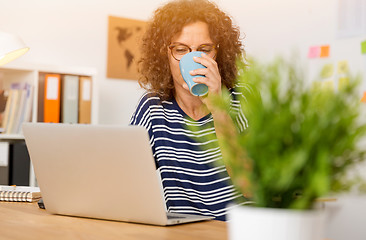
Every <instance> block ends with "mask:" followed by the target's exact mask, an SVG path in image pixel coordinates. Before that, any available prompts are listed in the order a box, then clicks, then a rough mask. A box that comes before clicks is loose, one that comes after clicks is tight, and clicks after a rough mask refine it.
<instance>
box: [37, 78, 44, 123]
mask: <svg viewBox="0 0 366 240" xmlns="http://www.w3.org/2000/svg"><path fill="white" fill-rule="evenodd" d="M44 82H45V73H40V74H39V76H38V110H37V122H43V119H44Z"/></svg>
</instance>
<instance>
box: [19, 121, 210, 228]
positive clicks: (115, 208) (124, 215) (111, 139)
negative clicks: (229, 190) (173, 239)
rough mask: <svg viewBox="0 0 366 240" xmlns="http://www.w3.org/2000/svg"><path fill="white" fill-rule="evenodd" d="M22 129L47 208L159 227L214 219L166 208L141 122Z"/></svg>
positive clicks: (32, 125)
mask: <svg viewBox="0 0 366 240" xmlns="http://www.w3.org/2000/svg"><path fill="white" fill-rule="evenodd" d="M23 133H24V137H25V141H26V144H27V147H28V151H29V154H30V157H31V160H32V163H33V167H34V170H35V174H36V177H37V181H38V184H39V187H40V189H41V193H42V197H43V201H44V204H45V207H46V209H47V211H49V212H51V213H54V214H61V215H69V216H80V217H89V218H98V219H108V220H117V221H126V222H136V223H144V224H153V225H163V226H164V225H174V224H180V223H187V222H194V221H201V220H208V219H212V218H210V217H205V216H197V215H187V214H176V213H174V214H173V213H167V212H166V207H165V201H164V198H163V193H162V185H161V180H160V175H159V174H158V171H156V169H155V163H154V159H153V157H152V151H151V148H150V144H149V137H148V134H147V131H146V129H144V128H142V127H138V126H126V127H120V126H119V127H116V126H97V125H76V124H75V125H70V124H55V123H49V124H48V123H25V124H23Z"/></svg>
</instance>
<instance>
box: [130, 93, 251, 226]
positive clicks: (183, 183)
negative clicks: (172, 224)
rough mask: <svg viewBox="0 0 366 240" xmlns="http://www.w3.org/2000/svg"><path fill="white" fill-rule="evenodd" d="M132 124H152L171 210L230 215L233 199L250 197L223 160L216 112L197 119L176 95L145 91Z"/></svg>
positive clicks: (153, 142) (239, 120)
mask: <svg viewBox="0 0 366 240" xmlns="http://www.w3.org/2000/svg"><path fill="white" fill-rule="evenodd" d="M237 94H240V93H238V92H234V91H231V96H232V100H231V107H232V110H234V111H236V112H238V113H240V114H237V118H236V121H237V123H238V126H240V128H241V130H244V129H245V128H246V127H247V121H246V119H245V117H244V115H243V114H242V111H241V110H240V106H241V105H240V102H239V100H235V99H238V98H237V97H235V95H237ZM130 124H131V125H140V126H143V127H145V128H146V129H147V131H148V133H149V136H150V145H151V148H152V151H153V155H154V159H155V163H156V166H157V169H158V170H159V171H160V174H161V179H162V185H163V191H164V198H165V201H166V205H167V210H168V211H169V212H175V213H188V214H199V215H206V216H213V217H215V218H216V219H217V220H225V219H226V218H225V215H226V212H227V210H228V207H227V204H228V203H236V204H240V203H243V202H244V201H245V198H244V197H243V196H242V194H240V193H239V192H237V191H236V190H235V188H234V186H233V185H232V183H231V180H230V177H229V175H228V173H227V171H226V168H225V166H224V165H223V164H222V162H221V160H222V156H221V151H220V148H219V145H218V141H217V138H216V133H215V128H214V121H213V117H212V115H211V114H209V115H207V116H205V117H203V118H202V119H200V120H197V121H196V120H193V119H192V118H190V117H189V116H188V115H186V114H185V113H184V111H183V110H182V109H181V108H180V107H179V105H178V104H177V102H176V101H175V99H172V100H170V101H161V100H160V98H159V97H158V96H157V95H155V94H152V93H145V94H144V95H143V96H142V97H141V99H140V101H139V103H138V106H137V108H136V111H135V113H134V114H133V116H132V118H131V121H130Z"/></svg>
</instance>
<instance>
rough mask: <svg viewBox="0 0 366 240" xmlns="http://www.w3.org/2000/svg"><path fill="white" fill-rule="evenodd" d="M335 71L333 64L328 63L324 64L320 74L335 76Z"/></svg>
mask: <svg viewBox="0 0 366 240" xmlns="http://www.w3.org/2000/svg"><path fill="white" fill-rule="evenodd" d="M333 73H334V67H333V64H331V63H328V64H325V65H324V66H323V68H322V70H321V72H320V76H321V77H322V78H329V77H331V76H333Z"/></svg>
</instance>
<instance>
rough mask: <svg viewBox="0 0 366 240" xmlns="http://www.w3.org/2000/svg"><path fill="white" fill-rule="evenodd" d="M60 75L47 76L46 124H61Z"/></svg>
mask: <svg viewBox="0 0 366 240" xmlns="http://www.w3.org/2000/svg"><path fill="white" fill-rule="evenodd" d="M60 84H61V77H60V74H45V82H44V109H43V111H44V114H43V121H44V122H52V123H59V122H60Z"/></svg>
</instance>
